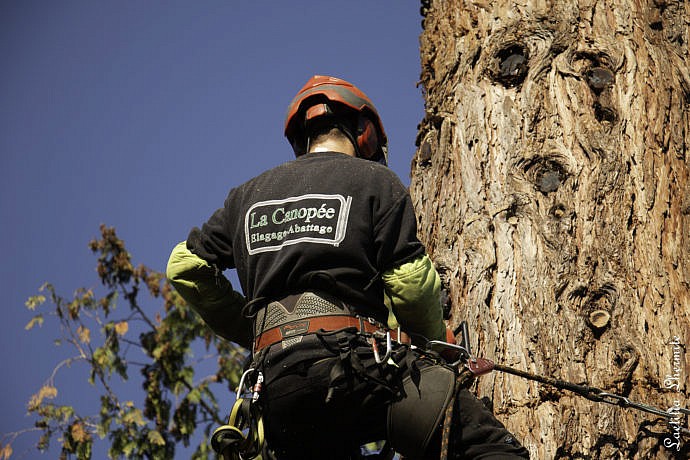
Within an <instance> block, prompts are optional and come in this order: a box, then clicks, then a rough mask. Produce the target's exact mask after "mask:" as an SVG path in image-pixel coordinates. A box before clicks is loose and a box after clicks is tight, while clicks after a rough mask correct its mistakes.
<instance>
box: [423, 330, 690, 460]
mask: <svg viewBox="0 0 690 460" xmlns="http://www.w3.org/2000/svg"><path fill="white" fill-rule="evenodd" d="M458 329H459V330H460V331H461V332H462V345H455V344H452V343H447V342H443V341H439V340H433V341H430V342H428V343H427V349H428V350H432V351H436V352H439V351H443V350H451V351H454V352H456V353H457V360H455V361H454V362H452V363H450V365H451V366H453V367H457V368H460V366H461V365H462V366H463V367H464V368H465V369H466V370H467V371H469V372H470V374H467V372H465V373H464V374H465V375H470V377H478V376H480V375H483V374H487V373H489V372H491V371H492V370H496V371H499V372H504V373H507V374H512V375H516V376H518V377H523V378H526V379H528V380H533V381H536V382H540V383H543V384H545V385H549V386H552V387H555V388H557V389H559V390H567V391H571V392H573V393H575V394H577V395H579V396H582V397H584V398H587V399H589V400H590V401H594V402H600V403H604V404H610V405H613V406H619V407H622V408H624V409H627V408H631V409H636V410H639V411H642V412H646V413H649V414H654V415H657V416H660V417H664V418H667V419H674V418H677V416H678V414H679V413H682V414H685V415H690V409H688V408H684V407H679V408H675V409H674V411H670V410H668V411H666V410H663V409H660V408H658V407H654V406H651V405H649V404H644V403H641V402H636V401H632V400H631V399H629V398H627V397H625V396H622V395H617V394H614V393H609V392H606V391H604V390H602V389H599V388H596V387H592V386H589V385H578V384H575V383H571V382H567V381H564V380H560V379H556V378H552V377H545V376H542V375H537V374H531V373H529V372H525V371H522V370H519V369H514V368H512V367H509V366H505V365H502V364H496V363H494V362H492V361H490V360H488V359H484V358H476V357H474V356H473V355H472V353H471V352H470V346H469V333H468V329H467V323H466V322H465V321H463V322H462V323H461V324H460V326H459V328H458ZM457 332H458V331H456V334H457ZM462 375H463V372H460V374H459V377H458V378H460V377H461V376H462ZM448 410H449V416H452V408H449V409H448ZM679 431H680V434H682V435H683V436H686V437H690V430H688V429H686V428H680V430H679ZM441 458H443V456H442V457H441Z"/></svg>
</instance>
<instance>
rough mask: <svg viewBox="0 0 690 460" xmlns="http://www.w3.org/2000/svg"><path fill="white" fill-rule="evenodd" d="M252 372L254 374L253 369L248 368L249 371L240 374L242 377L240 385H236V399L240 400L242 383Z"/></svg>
mask: <svg viewBox="0 0 690 460" xmlns="http://www.w3.org/2000/svg"><path fill="white" fill-rule="evenodd" d="M252 372H254V368H253V367H250V368H249V369H247V370H246V371H244V373H243V374H242V377H241V378H240V383H239V385H237V391H236V392H235V393H236V396H237V398H236V399H240V398H241V397H242V388H243V387H244V381H245V379H246V378H247V376H248V375H249V374H251V373H252Z"/></svg>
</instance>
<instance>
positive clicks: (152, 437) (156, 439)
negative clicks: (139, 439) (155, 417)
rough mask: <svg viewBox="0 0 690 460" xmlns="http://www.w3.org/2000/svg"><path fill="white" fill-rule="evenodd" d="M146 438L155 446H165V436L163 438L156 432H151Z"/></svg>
mask: <svg viewBox="0 0 690 460" xmlns="http://www.w3.org/2000/svg"><path fill="white" fill-rule="evenodd" d="M146 437H147V438H148V440H149V442H150V443H151V444H154V445H156V446H164V445H165V439H163V436H161V434H160V433H159V432H158V431H156V430H151V431H149V432H148V434H147V435H146Z"/></svg>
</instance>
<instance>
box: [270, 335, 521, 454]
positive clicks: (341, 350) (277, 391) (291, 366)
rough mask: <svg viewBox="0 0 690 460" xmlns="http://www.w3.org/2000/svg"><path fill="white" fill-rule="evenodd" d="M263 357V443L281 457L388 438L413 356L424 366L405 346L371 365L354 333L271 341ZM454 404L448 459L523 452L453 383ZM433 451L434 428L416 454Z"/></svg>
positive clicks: (436, 444)
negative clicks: (286, 343) (391, 413)
mask: <svg viewBox="0 0 690 460" xmlns="http://www.w3.org/2000/svg"><path fill="white" fill-rule="evenodd" d="M262 358H263V359H262V363H259V366H260V367H262V369H263V372H264V375H265V384H264V388H263V390H262V393H261V396H260V398H259V401H261V403H262V404H261V406H262V410H263V413H264V425H265V427H266V439H267V442H268V445H269V447H270V449H271V450H272V451H273V452H274V453H275V455H276V456H277V458H278V459H280V460H293V459H295V460H296V459H300V460H309V459H319V460H323V459H333V460H348V459H351V458H356V455H357V454H358V453H359V452H360V446H362V445H363V444H365V443H368V442H373V441H379V440H384V439H386V438H387V432H386V431H387V430H386V420H387V411H388V407H389V405H390V404H391V403H392V402H393V401H395V400H396V398H401V397H404V394H401V393H400V389H401V388H402V386H401V382H402V379H403V378H404V377H405V376H406V375H409V373H410V372H414V370H413V368H414V367H415V366H416V365H417V364H418V363H421V365H430V364H429V363H424V362H423V361H420V360H419V359H418V356H417V355H416V354H415V352H414V351H412V350H410V349H409V348H408V347H405V346H399V347H398V348H397V349H396V352H395V355H394V358H395V361H396V363H397V364H398V365H397V366H393V365H390V364H376V363H375V361H374V360H373V353H372V351H371V347H370V346H369V345H368V344H367V343H366V342H365V341H364V340H363V339H361V338H360V337H359V336H357V335H356V334H354V333H352V334H350V333H347V334H343V333H339V334H336V335H324V336H317V335H314V336H308V337H307V338H305V339H304V340H303V342H302V343H300V344H296V345H292V346H290V347H288V348H287V349H285V350H282V349H281V345H280V344H277V345H274V346H273V347H272V348H271V349H269V350H268V351H267V353H265V356H263V357H262ZM413 362H414V363H415V364H412V363H413ZM455 404H456V406H455V407H454V417H453V422H452V429H451V454H452V455H451V457H450V458H453V459H492V460H497V459H513V458H529V455H528V452H527V450H526V449H524V448H523V447H522V446H521V445H520V444H519V443H518V441H517V440H516V439H515V438H514V436H513V435H512V434H511V433H509V432H508V431H507V430H506V428H505V427H504V426H503V424H501V423H500V422H499V421H498V420H497V419H496V418H495V417H494V416H493V414H492V413H491V412H490V411H489V410H488V409H487V408H486V407H485V406H484V404H483V403H482V402H481V401H479V400H478V399H477V398H476V397H475V396H474V395H472V394H471V393H470V392H469V391H467V390H460V391H459V392H458V393H457V395H456V398H455ZM409 422H410V423H414V419H413V418H411V420H410V421H409ZM439 451H440V427H439V429H438V433H437V435H436V436H435V438H434V440H432V442H431V443H430V445H429V448H428V450H427V453H426V454H425V455H424V457H423V458H425V459H426V458H428V459H438V455H439ZM405 458H406V459H407V460H412V459H410V457H405Z"/></svg>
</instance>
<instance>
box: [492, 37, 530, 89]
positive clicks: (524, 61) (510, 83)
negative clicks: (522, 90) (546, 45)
mask: <svg viewBox="0 0 690 460" xmlns="http://www.w3.org/2000/svg"><path fill="white" fill-rule="evenodd" d="M496 57H497V61H498V68H497V69H496V70H495V71H494V75H495V76H494V79H495V80H496V81H497V82H499V83H500V84H502V85H503V86H505V87H506V88H512V87H514V86H518V85H519V84H520V83H522V81H523V80H524V79H525V76H527V71H528V70H529V63H528V56H527V50H526V49H525V48H524V47H523V46H522V45H510V46H508V47H506V48H503V49H502V50H501V51H499V52H498V54H497V56H496Z"/></svg>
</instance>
